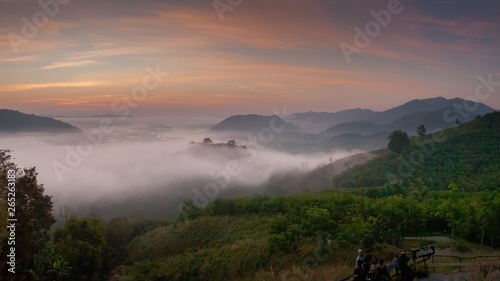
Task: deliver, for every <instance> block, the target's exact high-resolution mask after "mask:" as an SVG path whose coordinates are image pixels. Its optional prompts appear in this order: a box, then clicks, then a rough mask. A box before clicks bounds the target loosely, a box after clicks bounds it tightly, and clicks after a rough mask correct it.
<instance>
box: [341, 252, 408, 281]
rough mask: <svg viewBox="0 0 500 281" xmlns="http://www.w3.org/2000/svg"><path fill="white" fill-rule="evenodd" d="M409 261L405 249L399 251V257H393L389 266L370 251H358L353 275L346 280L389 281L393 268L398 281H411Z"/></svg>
mask: <svg viewBox="0 0 500 281" xmlns="http://www.w3.org/2000/svg"><path fill="white" fill-rule="evenodd" d="M409 260H410V258H408V256H407V255H406V250H405V249H402V250H401V251H400V254H399V256H394V258H393V259H392V261H391V263H389V264H386V263H385V261H384V259H378V258H377V257H376V256H375V255H374V254H372V252H371V251H370V250H365V251H364V252H363V250H361V249H359V250H358V256H357V257H356V268H355V269H354V274H353V275H351V276H350V277H349V278H348V279H350V278H353V279H352V280H353V281H390V280H391V271H392V269H394V268H395V269H396V270H397V271H398V273H399V274H397V275H398V276H401V278H400V279H398V280H401V281H409V280H411V268H410V266H409V265H408V261H409ZM344 280H346V279H344Z"/></svg>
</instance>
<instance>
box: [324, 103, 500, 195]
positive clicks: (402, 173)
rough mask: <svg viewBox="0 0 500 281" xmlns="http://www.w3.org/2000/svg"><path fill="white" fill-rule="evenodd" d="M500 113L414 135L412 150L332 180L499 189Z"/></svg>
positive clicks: (339, 184)
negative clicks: (441, 129) (438, 130)
mask: <svg viewBox="0 0 500 281" xmlns="http://www.w3.org/2000/svg"><path fill="white" fill-rule="evenodd" d="M499 171H500V112H494V113H490V114H487V115H485V116H483V117H481V118H476V119H475V120H474V121H471V122H469V123H465V124H462V125H460V126H458V127H455V128H451V129H447V130H444V131H441V132H438V133H435V134H430V135H426V136H421V137H414V138H413V139H412V140H411V144H410V148H409V151H406V152H404V153H401V154H398V153H391V154H389V155H386V156H384V157H379V158H376V159H373V160H371V161H369V162H367V163H365V164H363V165H359V166H356V167H354V168H353V169H350V170H347V171H345V172H344V173H342V174H340V175H338V176H336V177H335V178H334V179H333V186H334V187H375V186H383V185H387V184H399V185H402V186H406V187H414V188H418V189H422V188H429V189H431V190H445V189H446V188H447V187H448V185H449V184H450V183H455V184H457V185H458V186H459V187H460V188H461V189H462V190H465V191H481V190H491V191H492V190H498V189H499V188H500V173H499Z"/></svg>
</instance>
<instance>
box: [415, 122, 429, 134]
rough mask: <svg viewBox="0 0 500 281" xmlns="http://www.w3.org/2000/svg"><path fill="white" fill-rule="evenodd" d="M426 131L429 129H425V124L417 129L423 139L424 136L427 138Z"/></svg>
mask: <svg viewBox="0 0 500 281" xmlns="http://www.w3.org/2000/svg"><path fill="white" fill-rule="evenodd" d="M426 131H427V129H426V128H425V125H424V124H422V125H420V126H418V127H417V134H418V135H419V136H421V137H422V136H425V132H426Z"/></svg>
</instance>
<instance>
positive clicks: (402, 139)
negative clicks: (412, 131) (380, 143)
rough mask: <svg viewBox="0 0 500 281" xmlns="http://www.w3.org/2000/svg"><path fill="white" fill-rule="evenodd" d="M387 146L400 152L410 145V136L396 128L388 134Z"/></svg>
mask: <svg viewBox="0 0 500 281" xmlns="http://www.w3.org/2000/svg"><path fill="white" fill-rule="evenodd" d="M387 147H388V148H389V149H390V150H392V151H394V152H397V153H401V152H403V151H404V150H406V149H407V148H409V147H410V138H409V137H408V134H407V133H406V132H403V131H401V130H396V131H394V132H392V134H391V135H390V136H389V144H387Z"/></svg>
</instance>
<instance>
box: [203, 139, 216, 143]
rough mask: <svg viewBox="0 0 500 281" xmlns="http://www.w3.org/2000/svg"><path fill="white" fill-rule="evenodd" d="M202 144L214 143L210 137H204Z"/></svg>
mask: <svg viewBox="0 0 500 281" xmlns="http://www.w3.org/2000/svg"><path fill="white" fill-rule="evenodd" d="M202 143H203V144H212V143H214V142H213V141H212V140H211V139H210V138H204V139H203V141H202Z"/></svg>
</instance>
